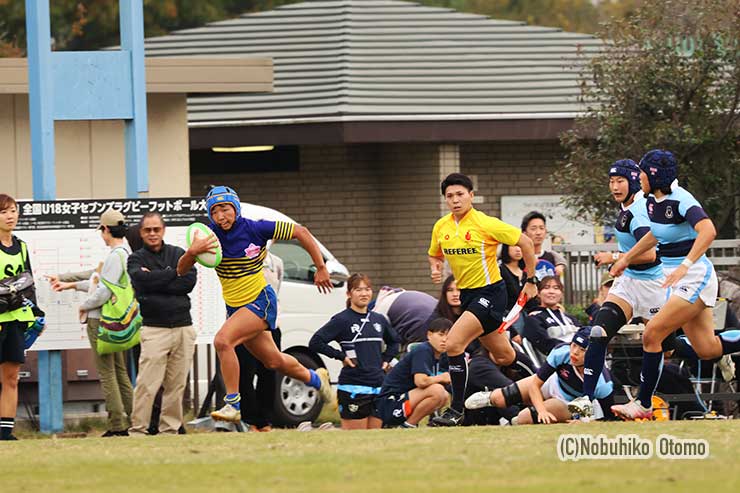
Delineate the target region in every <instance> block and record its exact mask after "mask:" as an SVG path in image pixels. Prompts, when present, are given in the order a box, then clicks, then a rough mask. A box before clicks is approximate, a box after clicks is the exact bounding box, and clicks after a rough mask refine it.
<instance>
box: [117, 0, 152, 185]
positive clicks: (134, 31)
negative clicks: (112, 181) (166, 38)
mask: <svg viewBox="0 0 740 493" xmlns="http://www.w3.org/2000/svg"><path fill="white" fill-rule="evenodd" d="M119 6H120V18H121V21H120V23H121V50H124V51H128V52H129V53H130V54H131V80H132V92H131V94H132V97H133V103H134V104H133V108H134V115H133V118H132V119H131V120H127V121H126V129H125V139H126V140H125V145H126V196H127V197H128V198H137V197H138V196H139V193H143V192H148V191H149V158H148V155H147V152H148V151H147V112H146V77H145V73H144V70H145V68H144V4H143V1H142V0H121V1H120V2H119Z"/></svg>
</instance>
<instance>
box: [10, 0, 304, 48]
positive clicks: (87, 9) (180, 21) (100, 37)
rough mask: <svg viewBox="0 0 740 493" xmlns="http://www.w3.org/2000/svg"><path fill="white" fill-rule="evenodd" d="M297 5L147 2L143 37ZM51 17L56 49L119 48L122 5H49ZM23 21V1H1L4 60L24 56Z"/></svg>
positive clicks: (266, 0)
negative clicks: (119, 24) (117, 46)
mask: <svg viewBox="0 0 740 493" xmlns="http://www.w3.org/2000/svg"><path fill="white" fill-rule="evenodd" d="M296 1H298V0H208V1H203V0H144V32H145V35H146V36H159V35H162V34H166V33H168V32H170V31H175V30H177V29H186V28H189V27H196V26H202V25H203V24H206V23H208V22H213V21H217V20H223V19H226V18H229V17H235V16H237V15H239V14H242V13H244V12H253V11H258V10H269V9H272V8H275V7H277V6H279V5H283V4H286V3H295V2H296ZM49 16H50V18H51V32H52V39H53V41H54V49H56V50H98V49H100V48H104V47H106V46H113V45H117V44H119V43H120V37H119V27H118V0H51V1H50V2H49ZM25 22H26V18H25V2H24V0H0V57H2V56H19V55H21V54H23V53H24V52H25V47H26V24H25Z"/></svg>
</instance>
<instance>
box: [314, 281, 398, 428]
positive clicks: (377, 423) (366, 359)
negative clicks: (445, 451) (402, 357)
mask: <svg viewBox="0 0 740 493" xmlns="http://www.w3.org/2000/svg"><path fill="white" fill-rule="evenodd" d="M372 297H373V287H372V284H371V283H370V278H369V277H367V276H366V275H365V274H352V275H351V276H350V277H349V279H348V280H347V309H346V310H344V311H342V312H340V313H337V314H336V315H334V316H333V317H332V318H331V320H329V322H327V323H326V324H325V325H324V326H323V327H321V328H320V329H319V330H318V331H317V332H316V333H315V334H314V335H313V337H312V338H311V341H310V342H309V343H308V347H309V349H311V350H313V351H315V352H317V353H320V354H324V355H326V356H328V357H330V358H334V359H338V360H339V361H341V362H342V364H343V365H344V368H342V371H341V373H339V386H338V387H337V399H338V400H339V416H340V417H341V418H342V429H343V430H365V429H371V428H380V427H381V425H382V424H383V423H382V421H381V420H380V419H379V418H377V417H375V416H373V401H374V400H375V396H376V395H378V394H379V393H380V387H381V385H382V384H383V378H384V377H385V372H386V371H387V370H388V369H389V368H390V366H389V364H390V361H391V360H392V359H393V357H394V356H395V355H396V354H397V353H398V348H399V343H398V336H397V335H396V331H395V330H394V329H393V327H391V325H390V323H389V322H388V320H386V318H385V317H384V316H383V315H380V314H379V313H375V312H368V309H367V307H368V305H369V304H370V300H371V299H372ZM331 341H335V342H337V343H338V344H339V346H340V347H341V348H342V349H341V351H340V350H337V349H334V348H333V347H331V346H330V345H329V342H331ZM383 344H385V350H383Z"/></svg>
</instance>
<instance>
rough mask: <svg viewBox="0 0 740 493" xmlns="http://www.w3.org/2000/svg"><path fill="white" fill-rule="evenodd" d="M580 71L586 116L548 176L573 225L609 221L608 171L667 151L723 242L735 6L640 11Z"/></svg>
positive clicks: (738, 70) (731, 169)
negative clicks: (562, 196)
mask: <svg viewBox="0 0 740 493" xmlns="http://www.w3.org/2000/svg"><path fill="white" fill-rule="evenodd" d="M602 38H603V39H605V40H608V41H606V42H605V44H604V49H603V50H602V52H601V53H600V54H599V55H597V56H595V57H592V58H591V60H590V61H588V62H587V63H586V65H585V69H584V70H583V71H582V73H581V75H582V85H581V87H582V91H581V93H582V96H581V99H582V102H583V103H584V104H585V105H586V106H587V110H586V111H585V113H584V114H583V116H582V117H579V118H577V119H576V122H575V125H574V128H573V129H572V130H571V131H569V132H566V133H564V134H563V135H562V136H561V142H562V145H563V146H564V148H565V149H566V151H567V157H566V159H565V160H564V162H563V163H561V164H560V166H559V168H558V170H557V172H556V173H555V176H554V178H553V179H554V182H555V184H556V185H557V186H558V187H559V188H560V189H561V190H562V191H563V192H564V194H567V195H568V196H569V198H568V199H567V203H568V205H569V206H570V207H571V209H572V210H573V211H574V213H575V215H577V216H580V217H588V218H591V219H593V220H594V221H597V222H602V221H604V220H607V219H608V218H609V216H610V211H613V210H614V207H613V204H610V200H609V196H608V190H607V189H606V187H605V176H606V169H607V166H608V165H609V164H611V163H612V162H614V161H615V160H617V159H622V158H632V159H634V160H635V161H639V159H640V157H641V156H642V155H643V154H644V153H645V152H646V151H647V150H650V149H653V148H663V149H669V150H671V151H672V152H673V153H674V154H675V155H676V157H677V159H678V161H679V167H680V168H679V169H680V171H679V172H680V177H679V179H680V182H681V183H682V185H684V186H687V188H688V189H689V190H690V191H691V192H692V193H693V194H694V195H695V196H696V197H697V199H698V200H699V201H700V202H701V203H702V204H703V205H704V208H705V209H706V210H707V213H708V214H709V215H710V216H711V217H712V219H713V220H714V222H715V225H716V226H717V229H718V230H720V233H721V235H722V236H724V237H733V236H735V235H736V234H737V233H738V230H740V228H738V216H737V214H738V211H740V207H738V204H740V147H739V144H740V121H739V120H740V8H738V4H737V0H666V1H664V2H646V3H645V4H644V5H643V6H642V7H641V8H639V9H637V10H636V11H635V12H634V13H633V15H632V16H630V17H629V18H627V19H623V20H614V21H612V22H610V23H608V24H607V26H606V29H605V31H604V32H603V34H602Z"/></svg>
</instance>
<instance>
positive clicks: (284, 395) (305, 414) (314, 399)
mask: <svg viewBox="0 0 740 493" xmlns="http://www.w3.org/2000/svg"><path fill="white" fill-rule="evenodd" d="M292 356H294V357H295V359H297V360H298V362H299V363H300V364H302V365H303V366H305V367H306V368H309V369H312V370H315V369H316V368H318V367H319V365H318V364H316V361H314V359H313V358H311V357H310V356H308V355H306V354H303V353H294V354H293V355H292ZM276 377H277V378H275V405H274V407H273V408H274V412H273V421H274V422H275V424H276V425H278V426H288V427H295V426H298V424H299V423H302V422H303V421H314V420H315V419H316V418H317V417H318V416H319V413H321V407H322V406H323V404H322V402H321V397H320V396H319V391H318V390H316V389H315V388H313V387H309V386H308V385H306V384H305V383H303V382H301V381H300V380H296V379H294V378H291V377H287V376H285V375H283V374H281V373H277V374H276Z"/></svg>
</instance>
